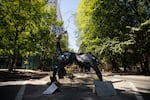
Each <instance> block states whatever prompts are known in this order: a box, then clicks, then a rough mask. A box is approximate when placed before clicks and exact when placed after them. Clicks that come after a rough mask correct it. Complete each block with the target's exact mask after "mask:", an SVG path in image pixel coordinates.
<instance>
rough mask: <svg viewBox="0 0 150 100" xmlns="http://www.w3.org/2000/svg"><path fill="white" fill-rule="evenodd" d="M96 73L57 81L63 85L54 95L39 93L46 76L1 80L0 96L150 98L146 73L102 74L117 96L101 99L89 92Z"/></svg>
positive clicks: (20, 99) (30, 99)
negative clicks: (142, 74) (112, 86)
mask: <svg viewBox="0 0 150 100" xmlns="http://www.w3.org/2000/svg"><path fill="white" fill-rule="evenodd" d="M95 76H96V75H95V74H78V75H77V76H76V78H75V79H74V80H73V81H70V80H68V79H65V80H63V79H62V80H59V81H60V83H62V84H64V85H62V86H61V91H60V92H59V93H56V94H54V95H42V92H43V91H44V90H45V89H46V88H47V85H45V84H46V82H47V81H48V79H49V76H47V77H45V78H43V79H42V80H41V79H40V80H39V79H33V80H32V79H31V80H24V81H8V82H0V98H3V99H2V100H34V99H36V100H49V99H51V100H53V99H57V100H65V99H67V100H69V99H72V100H75V99H76V100H78V99H79V100H80V98H82V100H88V99H89V98H90V99H89V100H99V99H101V100H149V98H150V77H149V76H133V75H106V74H105V73H103V78H104V80H105V81H112V83H113V85H114V88H115V89H116V90H117V93H118V95H117V97H116V96H114V97H113V98H115V99H113V98H112V97H110V98H111V99H109V98H104V99H103V98H102V97H97V96H95V95H94V94H93V93H92V84H93V81H94V80H95V79H96V78H95ZM69 82H70V83H69ZM70 95H71V96H70ZM82 96H83V97H82ZM62 97H63V99H62ZM72 97H73V98H74V99H73V98H72ZM120 98H121V99H120Z"/></svg>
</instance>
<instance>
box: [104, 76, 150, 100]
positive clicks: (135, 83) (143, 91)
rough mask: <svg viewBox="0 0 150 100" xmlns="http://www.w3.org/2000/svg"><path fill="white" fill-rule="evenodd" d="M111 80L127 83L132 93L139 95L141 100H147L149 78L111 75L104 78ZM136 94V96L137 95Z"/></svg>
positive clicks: (148, 96)
mask: <svg viewBox="0 0 150 100" xmlns="http://www.w3.org/2000/svg"><path fill="white" fill-rule="evenodd" d="M105 77H107V78H111V80H120V81H121V80H122V81H127V82H128V83H129V84H126V85H130V86H131V88H132V91H136V93H139V94H140V95H141V96H142V97H143V100H149V98H150V76H143V75H113V76H105ZM139 94H138V95H139Z"/></svg>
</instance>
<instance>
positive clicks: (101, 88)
mask: <svg viewBox="0 0 150 100" xmlns="http://www.w3.org/2000/svg"><path fill="white" fill-rule="evenodd" d="M93 92H94V93H96V94H97V95H98V96H113V95H117V93H116V90H115V89H114V87H113V84H112V82H111V81H104V82H101V81H94V89H93Z"/></svg>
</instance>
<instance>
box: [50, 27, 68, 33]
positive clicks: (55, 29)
mask: <svg viewBox="0 0 150 100" xmlns="http://www.w3.org/2000/svg"><path fill="white" fill-rule="evenodd" d="M51 32H52V33H55V34H57V35H60V34H64V33H65V31H64V28H63V27H62V26H54V25H52V27H51Z"/></svg>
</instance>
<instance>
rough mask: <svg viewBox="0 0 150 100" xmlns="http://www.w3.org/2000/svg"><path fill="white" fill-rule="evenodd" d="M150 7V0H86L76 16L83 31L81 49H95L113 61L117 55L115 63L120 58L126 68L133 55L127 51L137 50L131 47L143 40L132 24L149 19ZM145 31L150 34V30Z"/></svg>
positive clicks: (93, 50)
mask: <svg viewBox="0 0 150 100" xmlns="http://www.w3.org/2000/svg"><path fill="white" fill-rule="evenodd" d="M149 9H150V8H149V1H148V0H142V1H141V0H113V1H110V0H105V1H103V0H91V1H88V0H82V1H81V2H80V4H79V6H78V10H77V17H76V18H77V26H78V29H79V31H80V40H81V46H80V50H86V51H88V52H93V53H95V54H97V55H99V58H101V59H109V60H110V61H111V60H112V59H114V57H115V60H112V65H113V64H115V63H116V62H114V61H116V60H118V59H117V57H120V58H121V59H119V61H120V63H122V66H124V68H125V69H126V67H127V66H128V64H127V63H128V62H129V61H128V58H129V57H130V56H129V55H127V53H128V51H132V52H136V51H135V49H133V48H131V47H134V46H136V44H137V40H140V39H139V38H138V37H137V34H136V33H133V31H131V28H128V27H133V28H134V27H139V26H140V24H142V23H143V22H145V20H148V19H149V14H150V13H149ZM144 30H145V29H144ZM140 33H141V32H140ZM145 33H146V34H148V30H145ZM141 34H143V33H141ZM143 35H144V34H143ZM147 40H148V39H147ZM147 40H146V41H147ZM93 41H95V42H93ZM146 43H149V42H148V41H147V42H146ZM142 45H143V44H142ZM93 47H94V48H93ZM135 56H136V55H135ZM105 61H106V60H105ZM136 63H138V62H136ZM113 66H114V65H113Z"/></svg>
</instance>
